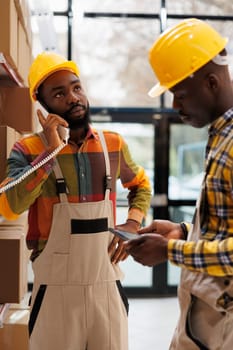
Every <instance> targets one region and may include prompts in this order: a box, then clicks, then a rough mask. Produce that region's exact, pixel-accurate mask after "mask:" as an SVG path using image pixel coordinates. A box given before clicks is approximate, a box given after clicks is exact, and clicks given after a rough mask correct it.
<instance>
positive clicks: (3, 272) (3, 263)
mask: <svg viewBox="0 0 233 350" xmlns="http://www.w3.org/2000/svg"><path fill="white" fill-rule="evenodd" d="M31 40H32V34H31V25H30V10H29V5H28V1H27V0H7V1H5V0H0V150H1V151H0V181H2V180H3V178H4V177H5V172H6V159H7V157H8V156H9V153H10V150H11V148H12V146H13V144H14V143H15V141H16V140H18V139H19V138H20V137H22V136H23V135H24V134H28V133H31V132H34V131H35V112H34V109H33V106H32V102H31V100H30V96H29V89H28V84H27V75H28V70H29V67H30V64H31V62H32V49H31V48H32V42H31ZM26 231H27V213H24V214H22V215H21V216H20V217H19V219H18V220H16V221H7V220H4V218H3V217H1V216H0V279H1V283H0V304H2V305H3V304H6V303H7V304H9V308H8V310H7V311H6V312H5V315H4V320H3V324H2V328H0V349H4V350H15V349H17V350H27V349H28V332H27V323H28V318H29V309H28V307H27V306H26V305H25V304H22V300H23V299H24V298H25V295H26V292H27V269H28V260H29V254H28V251H27V249H26V244H25V235H26Z"/></svg>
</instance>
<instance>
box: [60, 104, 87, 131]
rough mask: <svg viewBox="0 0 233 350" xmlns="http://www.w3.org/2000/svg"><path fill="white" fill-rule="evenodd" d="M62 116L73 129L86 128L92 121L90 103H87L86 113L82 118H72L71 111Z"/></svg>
mask: <svg viewBox="0 0 233 350" xmlns="http://www.w3.org/2000/svg"><path fill="white" fill-rule="evenodd" d="M62 118H63V119H65V121H67V123H68V124H69V128H70V129H71V130H76V129H86V128H87V127H88V124H89V123H90V108H89V104H88V105H87V107H86V113H85V114H84V116H83V117H82V118H77V119H73V118H70V116H69V112H68V113H65V114H64V115H62Z"/></svg>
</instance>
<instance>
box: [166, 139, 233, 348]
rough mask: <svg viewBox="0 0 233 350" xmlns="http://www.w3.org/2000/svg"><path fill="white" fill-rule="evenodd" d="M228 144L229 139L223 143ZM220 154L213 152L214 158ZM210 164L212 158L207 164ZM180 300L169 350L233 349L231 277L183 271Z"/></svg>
mask: <svg viewBox="0 0 233 350" xmlns="http://www.w3.org/2000/svg"><path fill="white" fill-rule="evenodd" d="M228 141H229V140H227V139H226V140H225V141H224V143H225V142H226V143H227V142H228ZM221 146H223V144H222V145H221ZM217 151H218V149H217V150H216V151H215V152H212V154H211V157H214V156H215V154H216V152H217ZM209 162H210V159H208V161H207V164H208V165H209ZM204 181H205V180H204ZM204 181H203V184H202V190H201V195H200V198H199V200H198V202H197V209H196V215H195V220H194V225H193V227H192V229H191V230H190V232H189V235H188V240H189V241H197V240H198V239H200V237H201V233H200V212H199V208H200V203H203V200H204V193H205V192H204ZM202 198H203V200H202ZM178 297H179V303H180V312H181V314H180V319H179V322H178V325H177V327H176V330H175V333H174V336H173V339H172V342H171V345H170V350H197V349H201V350H232V349H233V278H232V276H226V277H215V276H210V275H207V274H204V273H198V272H192V271H189V270H187V269H182V273H181V283H180V285H179V288H178Z"/></svg>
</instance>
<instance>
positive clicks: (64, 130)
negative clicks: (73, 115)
mask: <svg viewBox="0 0 233 350" xmlns="http://www.w3.org/2000/svg"><path fill="white" fill-rule="evenodd" d="M57 131H58V133H59V135H60V138H61V140H62V141H63V142H62V143H61V144H60V145H59V146H58V147H57V148H56V149H55V150H54V151H53V152H52V153H50V154H49V155H48V156H47V157H46V158H44V159H42V161H40V162H39V163H37V164H36V165H34V166H33V167H32V168H30V169H29V170H28V171H26V172H25V173H24V174H22V176H20V177H19V178H18V179H16V180H13V181H11V182H9V183H8V184H6V185H5V186H3V187H1V188H0V193H3V192H5V191H7V190H9V189H10V188H12V187H14V186H15V185H18V184H19V183H20V182H22V181H23V180H24V179H25V178H26V177H27V176H29V175H30V174H32V173H33V172H34V171H36V170H37V169H39V168H41V167H42V166H43V165H44V164H46V163H47V162H48V161H49V160H50V159H52V158H54V157H55V156H56V155H57V154H58V153H59V152H60V151H61V150H62V148H64V147H65V146H66V144H67V143H68V139H69V129H68V128H65V127H64V126H61V125H59V126H58V129H57Z"/></svg>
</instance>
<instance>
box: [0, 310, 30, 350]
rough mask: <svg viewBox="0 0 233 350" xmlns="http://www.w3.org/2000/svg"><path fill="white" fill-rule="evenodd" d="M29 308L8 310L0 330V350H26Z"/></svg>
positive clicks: (27, 347) (27, 344) (27, 345)
mask: <svg viewBox="0 0 233 350" xmlns="http://www.w3.org/2000/svg"><path fill="white" fill-rule="evenodd" d="M28 321H29V308H24V309H23V308H19V309H11V308H10V309H8V311H7V313H6V316H5V318H4V323H3V327H2V328H0V349H2V350H28V349H29V335H28Z"/></svg>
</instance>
